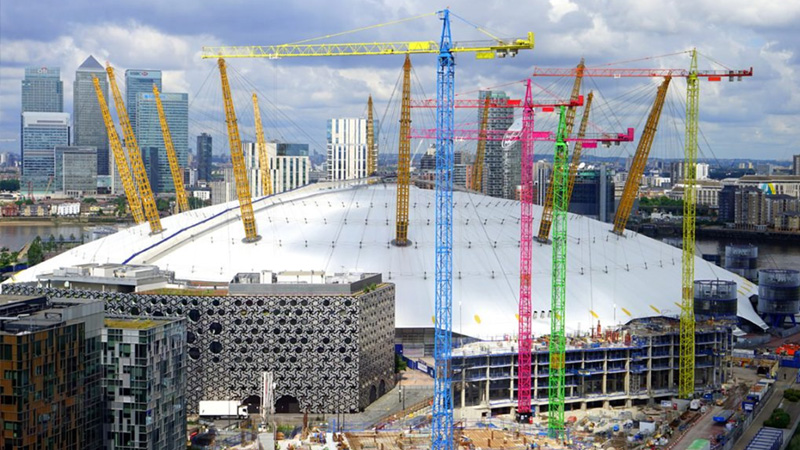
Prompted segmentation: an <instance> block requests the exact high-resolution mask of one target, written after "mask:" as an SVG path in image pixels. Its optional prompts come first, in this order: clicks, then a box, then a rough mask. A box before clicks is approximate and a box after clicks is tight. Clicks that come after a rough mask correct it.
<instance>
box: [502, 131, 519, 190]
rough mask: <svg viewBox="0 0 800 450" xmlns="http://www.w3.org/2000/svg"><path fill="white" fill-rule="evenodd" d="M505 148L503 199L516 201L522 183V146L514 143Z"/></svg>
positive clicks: (517, 142)
mask: <svg viewBox="0 0 800 450" xmlns="http://www.w3.org/2000/svg"><path fill="white" fill-rule="evenodd" d="M508 144H509V145H506V146H503V147H502V148H503V197H505V198H511V199H516V198H517V192H518V191H519V186H520V184H521V183H522V173H521V172H520V171H521V170H522V168H521V167H520V163H521V161H522V144H521V143H520V141H512V142H510V143H508Z"/></svg>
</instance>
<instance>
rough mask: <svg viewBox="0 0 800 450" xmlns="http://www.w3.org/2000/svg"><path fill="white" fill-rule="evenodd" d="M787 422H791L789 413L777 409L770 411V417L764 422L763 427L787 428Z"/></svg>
mask: <svg viewBox="0 0 800 450" xmlns="http://www.w3.org/2000/svg"><path fill="white" fill-rule="evenodd" d="M789 422H791V417H790V416H789V413H787V412H786V411H784V410H782V409H780V408H777V409H775V411H772V415H770V416H769V419H767V420H765V421H764V426H765V427H772V428H787V427H789Z"/></svg>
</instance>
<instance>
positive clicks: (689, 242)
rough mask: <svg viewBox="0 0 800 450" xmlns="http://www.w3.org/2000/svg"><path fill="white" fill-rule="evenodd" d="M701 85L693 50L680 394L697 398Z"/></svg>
mask: <svg viewBox="0 0 800 450" xmlns="http://www.w3.org/2000/svg"><path fill="white" fill-rule="evenodd" d="M699 102H700V83H698V80H697V50H696V49H693V50H692V62H691V65H690V66H689V76H688V77H687V78H686V138H685V142H684V145H685V146H686V148H685V153H684V159H683V258H682V259H683V277H682V285H681V286H682V288H683V289H682V293H683V296H682V298H681V364H680V369H679V377H678V378H679V379H680V381H679V383H678V395H679V396H680V397H683V398H689V397H691V396H693V395H694V352H695V349H694V234H695V228H694V227H695V213H696V212H697V210H696V207H697V204H696V200H697V199H696V198H695V185H696V183H697V179H696V170H697V128H698V112H699V111H698V110H699V106H698V104H699Z"/></svg>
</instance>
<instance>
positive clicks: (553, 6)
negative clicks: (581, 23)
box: [547, 0, 578, 23]
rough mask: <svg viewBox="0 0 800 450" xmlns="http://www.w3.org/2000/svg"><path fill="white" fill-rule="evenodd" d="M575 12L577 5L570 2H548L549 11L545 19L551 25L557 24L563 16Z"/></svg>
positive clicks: (565, 0) (563, 0)
mask: <svg viewBox="0 0 800 450" xmlns="http://www.w3.org/2000/svg"><path fill="white" fill-rule="evenodd" d="M577 10H578V5H576V4H575V3H572V2H571V1H570V0H550V11H548V13H547V18H548V19H550V21H551V22H553V23H558V22H561V19H562V18H563V17H564V16H566V15H567V14H569V13H571V12H575V11H577Z"/></svg>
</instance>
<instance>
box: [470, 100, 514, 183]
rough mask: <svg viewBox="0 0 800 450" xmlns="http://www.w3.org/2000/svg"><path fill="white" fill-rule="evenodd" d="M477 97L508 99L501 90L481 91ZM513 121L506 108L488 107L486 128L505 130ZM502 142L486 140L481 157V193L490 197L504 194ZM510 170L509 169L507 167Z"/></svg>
mask: <svg viewBox="0 0 800 450" xmlns="http://www.w3.org/2000/svg"><path fill="white" fill-rule="evenodd" d="M478 97H479V99H480V100H483V99H485V98H486V97H490V98H492V99H498V100H500V99H508V95H506V93H505V92H503V91H481V92H480V93H479V96H478ZM477 111H478V122H480V121H481V119H482V118H483V108H478V110H477ZM513 123H514V118H513V117H512V116H511V115H509V113H508V108H493V107H490V108H489V122H488V124H487V130H489V131H490V132H491V131H494V132H499V133H502V132H505V131H506V130H508V128H509V127H510V126H511V125H512V124H513ZM503 153H504V152H503V142H502V141H500V140H488V141H486V153H485V154H484V159H483V193H484V194H486V195H489V196H491V197H503V196H504V189H503V188H504V186H503V185H504V182H505V178H504V167H503ZM509 170H510V169H509Z"/></svg>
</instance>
